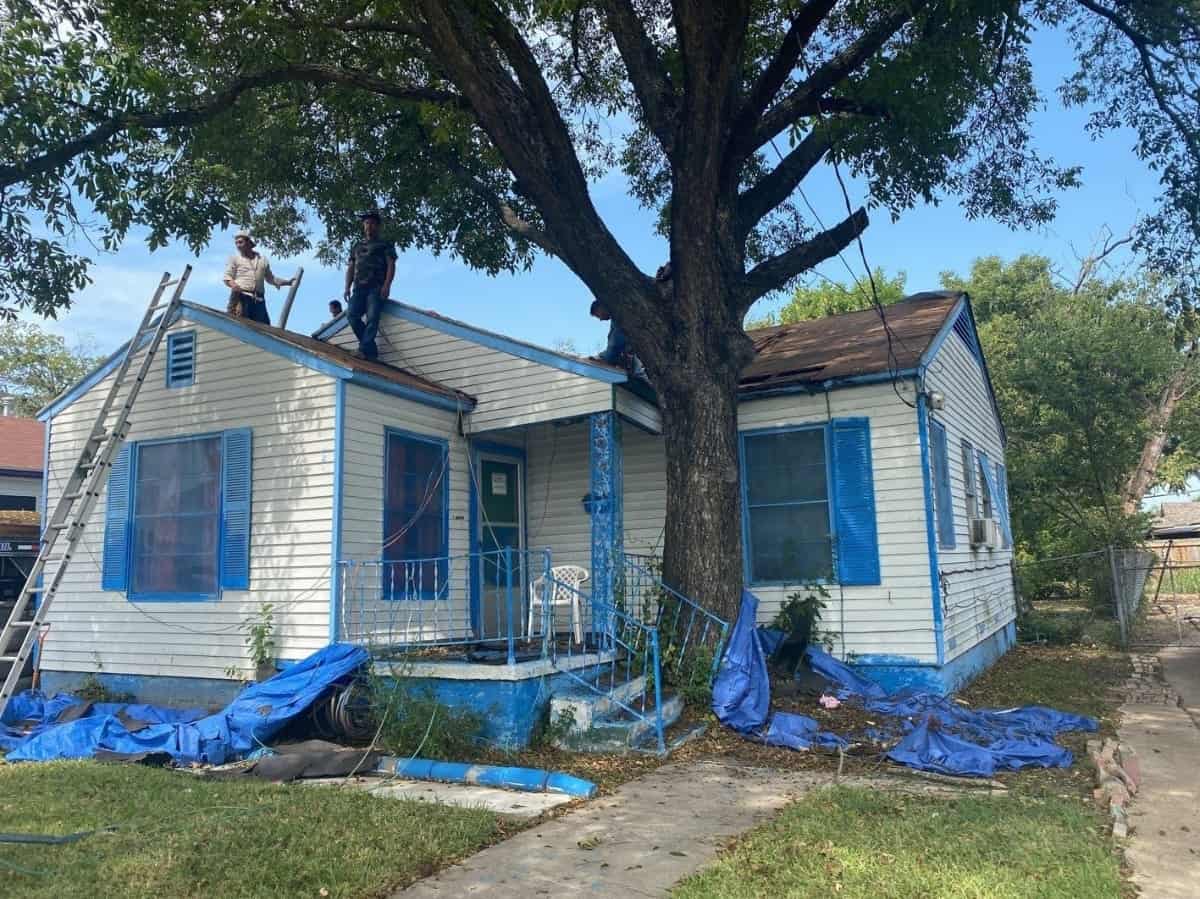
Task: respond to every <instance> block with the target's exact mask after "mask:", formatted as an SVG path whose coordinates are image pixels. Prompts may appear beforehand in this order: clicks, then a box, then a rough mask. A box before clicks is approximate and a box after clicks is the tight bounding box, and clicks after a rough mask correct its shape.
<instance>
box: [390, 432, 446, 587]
mask: <svg viewBox="0 0 1200 899" xmlns="http://www.w3.org/2000/svg"><path fill="white" fill-rule="evenodd" d="M447 462H448V454H447V445H446V443H445V442H444V441H441V440H435V439H432V438H422V437H415V436H412V435H409V434H401V433H397V432H389V433H388V435H387V461H386V466H387V467H386V473H385V482H386V483H385V486H384V495H385V499H384V507H383V558H384V561H386V562H392V563H399V562H404V563H405V564H392V565H386V566H385V569H386V570H385V574H384V595H385V597H386V598H388V599H413V598H417V597H420V598H424V599H431V598H434V597H437V596H439V595H441V594H442V593H443V592H444V590H445V587H446V573H447V565H448V564H449V563H448V560H447V558H446V557H447V556H448V555H449V552H450V550H449V532H450V528H449V522H448V519H447V515H448V510H449V506H448V505H447V498H448V496H449V493H448V491H447V482H448V480H449V471H448V464H447Z"/></svg>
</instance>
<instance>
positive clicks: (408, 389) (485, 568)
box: [41, 293, 1015, 743]
mask: <svg viewBox="0 0 1200 899" xmlns="http://www.w3.org/2000/svg"><path fill="white" fill-rule="evenodd" d="M886 315H887V321H888V323H889V327H888V328H887V329H885V328H884V327H882V325H881V322H880V318H879V316H878V315H877V314H876V312H874V311H868V312H858V313H851V314H849V315H843V316H836V317H833V318H829V319H825V320H822V321H817V322H807V323H803V324H797V325H787V326H781V327H777V328H768V329H763V330H760V331H756V332H753V334H752V336H753V338H754V341H755V345H756V347H757V348H758V351H759V353H758V357H757V358H756V360H755V362H754V363H753V364H752V365H751V366H750V367H749V368H748V369H747V371H746V373H745V377H744V380H743V384H742V398H741V404H740V407H739V424H738V426H739V430H740V432H741V451H742V481H743V487H744V491H743V492H744V501H743V508H742V509H741V510H740V515H741V518H742V524H743V531H744V534H745V543H746V551H745V579H746V582H747V584H748V585H749V586H750V587H751V589H753V590H754V592H755V593H757V594H758V596H759V597H760V598H761V600H762V603H761V608H760V617H761V620H762V621H764V622H765V621H768V620H770V619H771V618H772V617H773V616H774V614H775V613H776V611H777V610H778V609H779V607H780V605H781V604H782V603H784V602H785V601H786V598H787V597H788V596H789V595H790V594H791V593H794V592H796V591H797V590H800V589H802V588H803V586H804V585H807V584H813V583H821V584H823V585H824V588H825V590H826V591H827V592H828V594H829V598H828V600H827V601H828V604H829V605H828V609H827V610H826V612H825V616H824V621H823V627H824V628H825V629H826V630H829V631H832V632H834V634H835V638H834V647H835V652H836V653H837V654H838V655H839V656H842V657H845V658H847V659H849V660H851V661H853V662H854V663H856V664H857V665H860V666H862V667H863V669H864V670H865V671H866V672H867V673H869V674H870V675H871V676H873V677H876V678H878V679H879V680H881V681H884V682H886V683H889V684H912V685H923V686H928V687H935V688H938V689H949V688H954V687H956V686H958V685H960V684H961V683H963V682H964V681H965V680H967V679H969V678H970V677H971V676H972V675H973V674H974V673H976V672H977V671H979V670H981V669H982V668H983V667H985V666H986V665H988V664H990V663H991V662H992V661H993V660H994V659H995V658H997V657H998V656H999V655H1000V654H1002V653H1003V652H1004V651H1005V650H1006V649H1007V648H1008V647H1009V646H1010V645H1011V644H1012V643H1013V641H1014V636H1015V634H1014V628H1013V621H1014V603H1013V589H1012V578H1011V571H1010V561H1011V557H1012V553H1011V549H1010V546H1011V537H1010V534H1009V525H1008V514H1007V490H1006V480H1007V479H1006V476H1005V470H1004V433H1003V429H1002V427H1001V424H1000V421H999V418H998V415H997V411H996V405H995V400H994V397H993V394H992V390H991V386H990V384H989V381H988V376H987V369H986V365H985V364H984V360H983V357H982V354H981V352H980V350H979V344H978V338H977V335H976V331H975V326H974V322H973V319H972V316H971V311H970V304H969V302H968V299H967V297H966V295H965V294H956V293H935V294H920V295H917V296H914V297H911V298H909V299H907V300H905V301H904V302H901V303H898V304H896V305H894V306H891V307H888V309H887V313H886ZM315 336H316V337H317V338H319V339H312V338H308V337H303V336H300V335H297V334H294V333H290V332H286V331H281V330H279V329H276V328H270V327H265V326H260V325H255V324H252V323H248V322H246V321H245V320H241V319H232V318H229V317H228V316H226V315H224V314H223V313H221V312H217V311H215V310H212V309H209V308H205V307H201V306H197V305H194V304H191V303H186V304H184V306H183V308H182V310H181V313H180V316H179V319H178V321H176V322H175V323H174V324H173V325H172V326H171V329H170V332H169V336H168V339H167V341H166V342H164V345H163V346H162V348H161V350H160V352H159V355H158V357H157V358H156V360H155V362H154V365H153V367H152V369H151V373H150V376H149V378H148V380H147V381H146V383H145V385H144V387H143V388H142V393H141V395H140V396H139V397H138V399H137V402H136V404H135V407H134V415H133V419H132V420H133V425H132V430H131V432H130V434H129V443H128V445H127V447H126V448H125V449H124V450H123V451H122V453H121V455H120V457H119V459H118V461H117V463H116V465H115V467H114V469H113V472H112V475H111V478H110V479H109V483H108V487H107V496H106V497H105V498H104V499H103V500H102V502H101V503H100V504H99V505H98V506H97V508H96V511H95V513H94V515H93V518H92V520H91V522H90V524H89V527H88V530H87V532H86V533H85V538H84V548H83V549H82V550H81V551H80V552H78V553H77V554H76V561H75V563H74V564H73V567H72V568H71V570H70V571H69V572H67V574H66V576H65V579H64V588H63V592H62V594H61V595H60V597H59V599H58V600H57V601H56V605H55V607H54V608H53V609H52V611H51V613H50V616H49V617H50V620H51V621H52V622H53V627H52V632H51V633H52V637H51V639H50V640H48V641H47V644H46V647H45V651H44V652H43V654H42V659H41V666H42V669H43V672H44V675H45V678H46V683H47V686H48V688H50V689H53V688H55V687H57V686H70V685H71V684H73V683H76V682H77V681H78V679H79V678H80V677H81V676H82V675H83V674H84V673H85V672H95V671H97V670H98V669H99V671H100V672H101V676H102V678H104V677H107V678H110V679H112V680H113V683H114V686H117V687H119V688H122V689H129V688H133V689H134V690H135V692H138V693H140V694H141V695H143V696H145V697H148V698H149V697H158V698H162V697H165V696H168V695H170V696H171V697H173V698H185V697H193V698H194V697H196V696H203V697H206V698H209V699H212V700H214V701H215V700H216V699H218V698H220V697H222V696H224V695H226V694H227V693H228V692H229V690H230V689H231V688H232V682H231V681H230V680H229V679H228V676H227V675H226V673H225V670H226V668H227V667H228V666H231V665H236V666H241V667H243V668H245V667H247V665H248V662H247V661H246V659H245V649H244V647H243V635H242V634H241V633H240V632H239V626H240V625H241V624H242V622H243V621H244V620H245V619H246V618H247V617H248V616H250V615H252V614H254V613H255V612H256V610H258V609H259V608H260V607H261V606H262V605H263V604H266V603H270V604H272V606H273V614H274V621H275V625H276V651H277V654H278V656H279V658H280V659H281V660H282V661H283V662H286V661H288V660H295V659H299V658H302V657H303V656H305V655H307V654H309V653H311V652H312V651H314V650H316V649H318V648H319V647H321V646H322V645H324V644H326V643H328V642H329V641H331V640H339V639H340V640H353V641H358V642H362V643H364V644H367V645H369V646H371V647H372V648H374V649H376V650H387V649H392V648H395V647H397V646H405V647H412V646H419V645H422V644H442V645H459V644H461V645H467V646H469V645H474V644H476V643H478V642H480V641H487V640H490V639H496V640H498V644H497V645H499V646H500V647H502V648H503V647H504V645H505V644H506V643H509V652H508V658H507V661H508V662H509V663H510V664H508V665H503V664H501V665H490V666H489V665H487V664H483V662H482V661H480V662H479V663H478V664H476V663H473V662H469V661H466V662H464V661H461V660H460V661H459V662H458V663H457V664H458V667H456V668H454V669H453V670H449V669H447V668H445V667H443V668H436V667H435V666H434V665H433V663H429V664H425V663H419V664H418V665H417V670H415V671H410V673H411V674H412V675H413V676H427V677H429V678H430V679H431V680H437V679H439V678H441V679H449V680H450V681H462V682H463V683H462V684H461V685H460V686H459V687H458V688H456V689H460V690H461V692H460V693H454V692H453V691H450V692H445V691H443V694H442V695H444V696H462V697H469V700H468V699H467V698H464V699H463V700H462V701H470V702H473V703H476V704H478V703H479V702H480V701H481V700H480V699H479V698H478V695H477V693H475V692H471V691H472V690H474V688H475V686H478V684H481V683H485V682H488V683H492V682H494V683H500V682H503V684H504V686H503V688H502V690H501V688H500V687H496V688H495V690H494V691H493V692H491V693H488V694H487V695H488V696H489V697H491V698H490V699H488V701H489V702H493V701H495V702H499V700H496V699H495V697H496V696H499V695H501V692H502V694H503V697H504V699H503V701H504V702H506V703H508V704H509V706H508V707H512V708H518V707H520V708H522V709H526V711H525V712H519V713H514V714H518V717H519V714H526V713H527V712H528V710H529V709H540V708H541V707H544V701H545V700H546V689H545V688H544V686H538V685H537V683H540V680H539V681H538V682H537V683H535V682H534V681H530V682H528V683H527V682H526V681H525V680H523V678H537V679H542V680H544V678H545V676H546V675H547V674H554V675H555V676H557V675H559V674H564V673H565V674H571V670H573V669H571V666H572V665H575V664H576V663H578V665H580V666H582V665H585V664H588V663H594V662H595V661H596V660H597V658H598V655H597V654H596V653H592V654H590V655H589V653H588V652H584V651H582V650H581V651H580V652H579V653H578V656H577V657H576V659H575V662H570V663H569V664H567V663H565V662H564V661H563V659H562V657H560V655H559V654H558V652H557V651H556V650H554V649H552V648H550V649H548V648H547V647H548V646H549V645H550V644H549V643H547V642H544V641H543V640H542V631H543V630H544V628H541V627H539V624H540V623H541V622H542V620H543V619H542V618H541V614H542V611H541V609H540V608H535V610H534V613H533V614H530V608H529V596H530V591H529V590H528V589H527V588H528V586H529V584H530V582H531V581H534V579H535V578H537V577H538V576H541V575H545V574H546V573H547V569H548V568H549V567H550V566H554V567H555V568H557V567H558V566H564V565H576V566H579V567H580V568H583V569H585V570H586V572H587V575H588V579H587V580H586V581H585V582H584V583H583V590H582V595H583V599H584V602H583V605H584V608H583V609H582V611H581V618H585V619H586V626H587V627H588V628H592V629H593V630H594V631H595V632H596V633H599V631H600V629H601V628H603V627H609V628H610V629H611V628H612V626H613V625H612V622H613V620H614V619H616V620H619V621H621V622H624V623H625V624H628V626H629V627H631V628H635V629H636V628H637V627H639V626H640V625H639V623H638V621H637V620H635V619H636V616H637V615H639V614H642V613H641V612H640V611H639V610H641V609H644V608H648V606H647V605H646V602H647V600H646V599H645V596H640V598H635V597H634V591H635V589H640V588H635V585H634V583H633V581H632V580H631V579H630V574H631V572H644V562H641V561H639V560H638V558H637V557H638V556H644V555H649V556H653V555H657V554H658V553H659V552H660V550H661V537H662V531H663V520H664V509H665V489H666V488H665V457H664V450H663V440H662V436H661V424H660V418H659V413H658V408H657V405H656V402H655V398H654V394H653V391H652V390H651V389H650V387H649V385H647V384H646V383H644V382H641V381H636V380H631V379H630V378H629V377H628V376H627V375H626V374H625V372H623V371H621V370H619V369H616V368H612V367H610V366H607V365H604V364H601V363H598V362H595V361H593V360H588V359H581V358H578V357H574V356H569V355H565V354H562V353H556V352H552V351H550V350H545V349H542V348H540V347H535V346H532V345H530V344H527V343H524V342H522V341H518V340H514V339H512V338H509V337H505V336H502V335H498V334H494V333H491V332H488V331H484V330H482V329H479V328H476V327H474V326H472V325H469V324H466V323H463V322H458V321H453V320H450V319H447V318H444V317H442V316H440V315H437V314H435V313H432V312H427V311H422V310H419V309H415V308H413V307H411V306H407V305H404V304H401V303H396V302H390V303H388V306H387V311H386V314H385V316H384V321H383V324H382V328H381V338H380V341H379V343H380V345H381V348H382V349H381V352H382V357H381V361H380V362H378V363H373V362H367V361H365V360H363V359H361V358H357V357H355V356H354V355H353V354H352V352H351V351H352V350H353V349H354V347H355V343H354V339H353V336H352V335H351V333H350V331H349V329H348V327H346V322H345V321H344V320H342V319H339V320H335V321H334V322H331V323H330V324H329V325H327V326H325V327H324V328H323V329H322V330H321V331H320V332H318V334H317V335H315ZM118 359H119V357H118V356H114V357H113V358H112V359H110V360H109V361H107V362H105V363H104V364H102V365H101V366H100V368H99V369H98V370H97V371H96V372H94V373H93V374H91V375H89V376H88V377H87V378H86V379H85V380H84V381H83V382H81V383H80V384H79V385H78V386H76V387H74V388H73V389H71V390H70V391H68V392H67V393H65V394H64V395H63V396H61V397H60V398H58V399H57V400H55V401H54V402H53V403H51V404H50V405H49V406H48V407H47V408H46V409H45V410H43V412H42V414H41V418H42V419H43V420H44V421H46V422H47V424H48V428H49V435H50V436H49V440H50V456H49V459H50V463H49V471H50V472H51V474H52V477H51V479H50V484H51V487H50V491H49V501H50V502H51V503H53V502H54V501H55V499H56V495H55V489H54V485H55V484H57V483H61V482H63V481H65V479H66V476H67V473H68V470H69V468H70V466H71V465H72V464H73V462H74V460H75V458H76V454H77V453H78V451H79V448H80V446H81V442H82V440H83V436H84V434H85V432H86V429H87V428H88V427H90V426H91V424H92V419H93V416H94V415H95V413H96V409H97V408H98V406H99V404H100V402H101V400H102V397H103V393H104V391H105V390H106V389H107V386H108V383H109V375H110V373H111V371H112V369H113V368H115V366H116V364H117V361H118ZM731 514H739V512H738V510H731ZM546 551H548V552H546ZM625 553H628V554H630V556H631V557H626V556H625V555H624V554H625ZM640 576H641V575H639V577H640ZM558 577H559V575H558V574H557V573H555V574H553V576H552V577H551V581H552V582H553V583H556V584H557V583H558V581H557V580H555V579H556V578H558ZM651 580H652V578H651ZM639 583H640V582H639ZM655 583H656V584H658V587H657V588H656V589H658V590H659V591H660V592H661V583H660V582H655ZM651 592H653V591H651ZM538 595H539V596H543V595H545V594H538ZM564 595H575V596H579V595H580V594H572V593H571V592H570V591H569V590H565V592H564ZM646 595H649V594H648V593H647V594H646ZM692 599H694V600H695V601H696V602H697V603H699V605H701V606H711V605H712V603H711V598H708V597H704V596H696V597H692ZM680 601H681V602H684V603H686V598H681V600H680ZM688 608H691V607H688ZM593 613H594V614H593ZM551 614H553V616H554V619H553V620H554V621H555V623H556V624H555V627H554V630H555V631H556V636H557V637H558V638H559V639H560V640H561V639H562V635H563V634H565V633H567V632H569V631H571V630H572V629H573V628H572V625H573V624H574V622H573V621H566V620H565V619H564V617H563V616H564V615H566V616H571V615H572V614H573V613H572V612H571V610H570V604H567V606H565V607H554V608H553V610H552V613H551ZM691 614H692V616H693V618H694V617H695V612H694V611H692V612H691ZM701 618H703V615H701ZM603 622H608V624H603ZM622 626H625V625H624V624H623V625H622ZM510 636H512V641H511V643H510V642H509V639H508V638H509V637H510ZM618 642H619V641H618ZM573 643H574V641H573V640H569V639H568V640H566V642H565V646H566V647H567V649H566V651H567V652H568V653H569V652H570V651H571V649H570V647H571V646H572V645H573ZM514 645H516V646H517V652H518V654H521V653H523V655H520V658H517V656H516V655H514V650H513V648H512V647H513V646H514ZM621 645H622V646H624V645H625V644H621ZM630 645H634V644H630ZM638 645H640V644H638ZM588 646H589V647H590V648H596V652H597V653H599V656H603V654H604V651H605V650H604V649H603V647H600V646H599V644H593V643H589V644H588ZM610 646H611V644H610ZM597 647H598V648H597ZM639 651H641V650H639ZM618 654H620V653H619V652H618ZM502 655H503V652H502ZM472 658H477V659H480V660H482V659H483V657H482V656H479V657H474V656H473V657H472ZM526 658H528V659H529V661H528V662H522V660H523V659H526ZM501 661H505V659H501ZM514 661H516V662H518V663H519V664H517V665H515V666H514V665H513V664H512V662H514ZM522 664H525V665H526V666H527V667H526V668H522V667H521V665H522ZM485 669H486V670H485ZM518 669H520V670H521V671H525V672H526V673H518ZM580 670H582V669H580ZM571 676H572V677H575V679H576V680H579V678H578V677H577V676H576V675H573V674H571ZM468 682H469V684H470V685H473V686H470V687H468ZM439 683H441V684H442V686H444V683H443V682H442V681H439ZM593 686H594V685H593ZM522 690H527V691H530V692H524V693H523V692H521V691H522ZM495 691H500V692H495ZM491 717H492V718H496V717H497V716H495V715H493V716H491ZM526 724H528V722H521V721H512V722H509V724H507V725H505V727H508V731H506V732H505V733H506V734H507V735H508V736H509V737H512V740H511V741H510V742H516V743H519V742H520V741H521V740H522V739H523V737H522V736H521V735H520V733H518V731H520V730H521V728H522V727H525V725H526ZM509 725H511V726H509ZM490 726H491V725H490ZM495 726H496V727H499V726H500V725H498V724H497V725H495ZM514 734H515V736H514ZM526 736H527V735H526ZM506 739H507V737H506Z"/></svg>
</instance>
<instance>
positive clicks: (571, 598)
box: [527, 565, 591, 644]
mask: <svg viewBox="0 0 1200 899" xmlns="http://www.w3.org/2000/svg"><path fill="white" fill-rule="evenodd" d="M550 577H551V578H552V579H553V581H554V586H553V589H551V591H550V630H551V631H553V630H554V607H555V606H566V605H569V606H570V607H571V621H572V623H573V625H574V627H573V630H574V631H575V642H576V643H580V644H582V643H583V617H582V616H581V615H580V609H579V597H580V595H581V593H580V589H581V588H582V586H583V582H584V581H586V580H587V579H588V578H589V577H591V575H589V574H588V570H587V569H586V568H580V567H579V566H578V565H556V566H555V567H553V568H551V569H550ZM545 592H546V576H545V575H541V576H540V577H538V578H536V579H535V580H534V581H533V583H531V584H530V585H529V626H528V629H527V633H528V634H529V635H530V636H533V622H534V614H535V610H537V611H538V612H540V610H541V609H542V603H543V601H544V599H545Z"/></svg>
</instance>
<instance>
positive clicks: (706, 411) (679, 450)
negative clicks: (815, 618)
mask: <svg viewBox="0 0 1200 899" xmlns="http://www.w3.org/2000/svg"><path fill="white" fill-rule="evenodd" d="M679 373H680V374H682V375H684V376H686V380H687V382H688V387H687V389H679V388H678V387H677V388H676V389H669V388H668V389H667V390H661V389H660V396H662V404H661V405H662V417H663V437H664V441H665V444H666V446H665V449H666V456H667V508H666V530H665V540H664V543H663V579H664V581H665V582H666V583H667V584H669V585H670V586H672V587H674V588H675V589H677V590H679V592H681V593H682V594H683V595H684V596H687V597H689V598H691V599H693V600H695V601H696V602H698V603H699V604H700V605H701V606H703V607H705V608H707V609H710V610H712V611H713V612H715V613H716V614H717V615H720V616H721V617H722V618H725V619H727V620H729V621H732V620H734V619H735V618H736V617H737V609H738V602H739V600H740V597H741V587H742V581H743V576H742V572H743V567H742V515H741V508H742V507H741V489H740V479H739V477H738V446H737V377H736V375H734V374H732V373H731V372H729V370H728V369H725V370H724V371H714V370H713V369H706V368H704V367H703V366H702V365H700V366H686V368H684V369H681V370H680V372H679Z"/></svg>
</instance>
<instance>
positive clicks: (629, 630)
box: [544, 576, 666, 752]
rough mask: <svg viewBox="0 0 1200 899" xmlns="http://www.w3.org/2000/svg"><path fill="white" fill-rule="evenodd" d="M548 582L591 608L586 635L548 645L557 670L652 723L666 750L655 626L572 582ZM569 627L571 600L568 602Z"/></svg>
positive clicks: (572, 622)
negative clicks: (580, 661)
mask: <svg viewBox="0 0 1200 899" xmlns="http://www.w3.org/2000/svg"><path fill="white" fill-rule="evenodd" d="M548 580H549V581H550V583H551V584H552V585H553V586H554V587H555V588H556V589H557V590H558V591H560V593H559V595H560V596H561V595H564V594H565V595H573V596H574V597H575V598H576V599H578V601H579V605H580V606H581V607H587V608H589V609H590V610H591V622H590V631H591V635H590V638H589V639H588V640H585V641H584V643H583V644H582V645H580V646H579V647H578V648H577V647H576V644H575V642H574V641H573V640H568V641H567V642H566V645H565V647H563V648H559V645H558V643H557V642H556V643H554V644H553V646H552V652H553V655H554V659H555V661H556V662H560V661H565V662H566V663H567V664H562V665H559V666H558V667H559V669H560V670H561V672H562V673H563V674H564V675H566V676H567V677H569V678H570V679H572V680H574V681H575V682H577V683H578V684H580V685H582V686H583V687H585V688H586V689H588V690H590V691H592V692H594V693H596V694H598V695H600V696H603V697H605V698H606V699H608V701H609V702H610V703H611V704H612V705H614V706H616V707H617V708H618V709H620V710H621V711H622V712H624V714H625V715H627V716H629V717H631V718H633V719H636V720H638V721H643V722H645V723H646V724H648V725H650V726H651V727H652V728H653V731H654V736H655V739H656V741H657V743H658V750H659V752H665V751H666V737H665V733H664V730H665V729H664V726H663V713H662V693H663V690H662V687H663V681H662V670H661V666H660V659H661V656H660V654H659V645H658V629H657V628H655V627H654V626H653V625H650V624H647V623H646V622H644V621H641V620H639V619H638V618H637V617H635V616H634V615H631V614H629V613H628V612H626V611H625V610H623V609H620V608H618V607H617V606H615V605H609V604H608V603H605V602H602V601H600V600H597V599H594V598H589V597H586V596H584V594H582V593H581V592H580V591H579V590H577V589H576V588H575V587H572V586H571V585H569V584H564V583H562V582H561V581H556V580H555V579H554V578H553V577H552V576H551V577H549V578H548ZM566 607H567V609H569V610H570V611H569V614H570V616H571V621H570V625H571V627H572V628H573V627H574V625H575V621H574V614H575V613H574V607H575V603H569V604H567V606H566ZM545 614H546V616H547V619H546V622H545V625H544V626H545V627H547V628H549V627H550V622H549V615H550V614H551V611H550V609H548V608H547V609H546V612H545ZM584 654H586V656H588V657H589V659H590V661H591V664H588V665H586V666H584V667H578V666H576V665H572V664H570V662H571V661H572V660H573V659H574V658H576V657H578V656H579V655H584Z"/></svg>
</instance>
